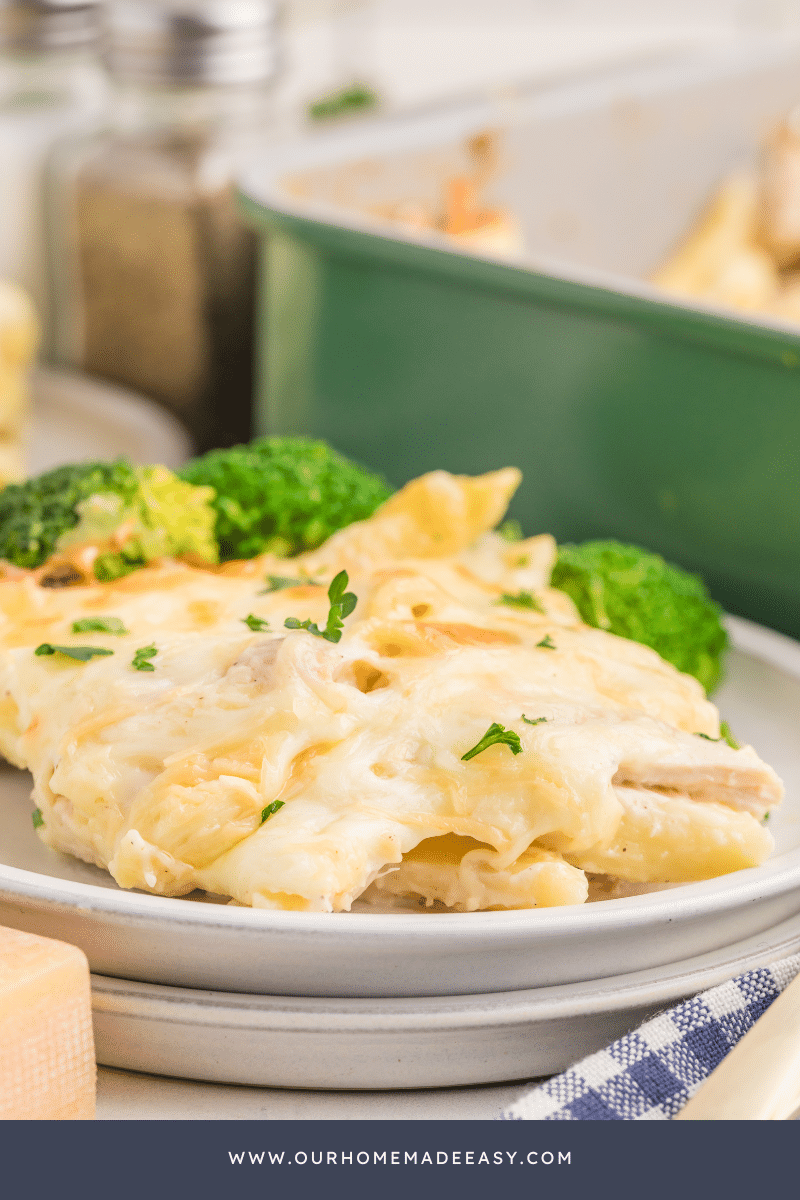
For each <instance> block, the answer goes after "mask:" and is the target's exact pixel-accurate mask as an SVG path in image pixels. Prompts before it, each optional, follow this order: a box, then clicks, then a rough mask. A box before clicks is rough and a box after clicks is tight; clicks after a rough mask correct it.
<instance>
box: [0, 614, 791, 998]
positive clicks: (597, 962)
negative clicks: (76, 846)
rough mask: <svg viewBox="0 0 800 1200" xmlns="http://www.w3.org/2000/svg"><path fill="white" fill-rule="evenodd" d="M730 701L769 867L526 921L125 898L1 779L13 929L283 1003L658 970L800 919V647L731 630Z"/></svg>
mask: <svg viewBox="0 0 800 1200" xmlns="http://www.w3.org/2000/svg"><path fill="white" fill-rule="evenodd" d="M731 630H732V633H733V637H734V642H735V647H736V648H735V650H734V652H733V653H732V654H731V656H730V662H729V670H728V678H727V681H726V683H725V685H724V686H723V687H722V688H721V689H720V692H719V694H718V696H717V697H716V699H717V701H718V703H719V706H720V708H721V711H722V713H723V715H724V716H725V717H726V718H727V719H728V720H729V721H730V723H731V725H732V727H733V729H734V731H735V732H736V734H737V736H738V737H739V738H740V739H741V740H747V741H751V742H752V743H753V744H754V745H755V747H756V749H757V750H758V751H759V752H760V753H761V754H762V755H763V757H764V758H765V759H766V760H767V761H768V762H770V763H772V764H773V765H774V766H775V768H776V769H777V771H778V773H779V774H780V775H781V776H782V777H783V779H784V780H785V782H786V785H787V796H786V800H785V802H784V805H783V808H782V809H781V810H779V811H778V812H776V813H775V814H774V815H773V817H772V818H771V822H770V827H771V828H773V829H774V833H775V837H776V842H777V850H776V853H775V855H774V856H773V857H772V858H771V859H770V860H769V861H768V862H767V863H765V864H764V865H763V866H762V867H758V868H755V869H751V870H747V871H739V872H737V873H736V874H733V875H726V876H722V877H721V878H719V879H713V880H708V881H705V882H703V883H694V884H688V885H684V886H681V887H675V888H672V889H669V890H665V891H659V892H654V893H651V894H649V895H645V896H637V897H629V898H627V899H620V900H608V901H603V902H601V903H597V904H591V905H586V906H574V907H566V908H547V909H538V910H524V911H516V912H485V913H441V912H439V913H435V912H434V913H430V912H425V911H423V910H420V911H419V912H412V913H390V914H382V913H375V912H365V911H360V912H354V913H333V914H328V913H299V912H273V911H265V910H258V909H248V908H240V907H233V906H231V907H229V906H226V905H225V904H220V903H212V902H209V900H208V898H206V897H204V896H202V895H201V898H200V899H199V900H198V901H197V902H192V901H191V900H188V899H171V898H165V897H160V896H151V895H147V894H144V893H141V892H135V891H122V890H120V889H119V888H118V887H117V886H116V884H115V883H114V882H113V881H112V879H111V878H110V876H108V875H107V874H106V873H105V872H103V871H101V870H99V869H97V868H95V867H91V866H87V865H86V864H84V863H81V862H78V861H77V860H75V859H71V858H69V857H67V856H65V855H62V854H58V853H56V852H54V851H51V850H48V849H47V848H46V847H45V846H43V845H42V843H41V842H40V841H39V839H38V838H36V837H35V836H34V834H33V830H32V828H31V806H30V803H29V801H28V800H27V792H28V788H29V777H28V776H27V774H25V773H23V772H15V771H12V770H10V769H9V770H8V771H7V772H6V773H5V774H3V775H2V776H0V828H1V829H2V830H3V834H2V849H0V924H5V925H11V926H15V927H17V928H19V929H26V930H28V931H30V932H32V933H39V934H43V935H49V936H51V937H58V938H62V939H63V940H64V941H68V942H72V943H74V944H76V945H78V946H81V947H82V948H83V949H84V950H85V951H86V954H87V955H88V958H89V962H90V964H91V967H92V970H93V971H95V972H96V973H98V974H101V975H109V976H117V977H120V978H123V979H135V980H142V981H146V982H150V983H161V984H169V985H175V986H178V987H190V988H210V989H217V990H221V991H234V992H252V993H261V994H270V995H284V996H287V995H288V996H328V997H330V996H339V997H381V996H385V997H391V996H395V997H396V996H437V995H438V996H456V995H470V994H476V993H482V992H498V991H510V990H513V989H521V988H531V987H546V986H551V985H558V984H566V983H575V982H580V981H583V980H594V979H599V978H602V977H604V976H612V975H618V974H620V973H622V972H627V971H632V970H645V969H647V968H650V967H658V966H662V965H664V964H667V963H674V962H677V961H680V960H683V959H686V958H688V957H690V956H694V955H698V954H703V953H706V952H707V951H710V950H715V949H718V948H720V947H723V946H729V945H732V944H733V943H734V942H736V941H739V940H741V939H742V938H744V937H748V936H750V935H752V934H757V933H761V932H762V931H764V930H766V929H769V928H770V927H771V926H773V925H776V924H778V923H779V922H780V921H783V920H785V919H786V918H788V917H790V916H792V915H794V914H795V913H798V912H800V744H798V713H800V645H798V644H797V643H796V642H793V641H791V640H790V639H788V638H785V637H782V636H781V635H780V634H777V633H773V632H771V631H769V630H766V629H762V628H759V627H758V626H755V625H752V624H750V623H748V622H745V621H740V620H732V621H731Z"/></svg>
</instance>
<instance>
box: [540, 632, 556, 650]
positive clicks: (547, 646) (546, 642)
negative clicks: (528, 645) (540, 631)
mask: <svg viewBox="0 0 800 1200" xmlns="http://www.w3.org/2000/svg"><path fill="white" fill-rule="evenodd" d="M536 649H537V650H539V649H542V650H556V649H557V646H556V644H555V642H554V641H553V639H552V638H551V637H550V634H549V633H546V634H545V635H544V637H543V638H542V640H541V641H540V642H537V643H536Z"/></svg>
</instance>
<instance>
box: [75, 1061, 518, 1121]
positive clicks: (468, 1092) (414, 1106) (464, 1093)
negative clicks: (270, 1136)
mask: <svg viewBox="0 0 800 1200" xmlns="http://www.w3.org/2000/svg"><path fill="white" fill-rule="evenodd" d="M530 1086H532V1085H531V1084H530V1083H524V1082H523V1083H509V1084H501V1085H499V1086H494V1085H488V1086H484V1087H470V1088H432V1089H429V1090H420V1091H409V1092H305V1091H287V1090H283V1089H279V1088H253V1087H232V1086H231V1087H228V1086H224V1085H222V1084H218V1083H197V1082H192V1081H191V1080H185V1079H164V1078H161V1077H159V1076H156V1075H140V1074H137V1073H136V1072H133V1071H120V1070H117V1069H116V1068H115V1067H100V1068H99V1071H98V1077H97V1119H98V1120H99V1121H248V1120H249V1121H263V1120H277V1121H314V1120H323V1121H325V1120H329V1121H431V1120H438V1121H470V1120H487V1121H492V1120H495V1119H496V1118H497V1117H498V1116H499V1114H500V1111H501V1109H503V1108H505V1107H506V1105H508V1104H511V1103H512V1102H513V1101H514V1100H516V1098H517V1097H518V1096H519V1095H520V1093H521V1092H523V1091H524V1090H525V1089H526V1088H528V1087H530Z"/></svg>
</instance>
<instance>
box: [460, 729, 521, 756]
mask: <svg viewBox="0 0 800 1200" xmlns="http://www.w3.org/2000/svg"><path fill="white" fill-rule="evenodd" d="M499 745H503V746H508V747H509V749H510V750H511V753H512V754H521V753H522V743H521V742H520V740H519V734H518V733H514V730H513V729H504V728H503V726H502V725H498V724H497V722H494V723H493V724H491V725H490V726H489V728H488V729H487V730H486V733H485V734H484V735H483V737H482V738H481V740H480V741H479V742H478V744H477V746H473V747H472V749H471V750H468V751H467V753H466V754H462V755H461V761H462V762H469V760H470V759H471V758H474V757H475V755H476V754H482V753H483V751H484V750H488V749H489V747H490V746H499Z"/></svg>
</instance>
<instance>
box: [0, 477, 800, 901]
mask: <svg viewBox="0 0 800 1200" xmlns="http://www.w3.org/2000/svg"><path fill="white" fill-rule="evenodd" d="M518 481H519V476H518V473H517V472H515V471H513V470H506V471H499V472H495V473H494V474H491V475H487V476H482V477H479V478H477V479H469V478H459V477H453V476H450V475H447V474H446V473H444V472H435V473H433V474H432V475H429V476H425V477H423V478H422V479H420V480H416V481H414V482H413V483H411V484H409V485H408V486H407V487H406V488H404V489H403V490H402V491H401V492H400V493H398V494H397V495H396V496H394V497H392V499H391V500H389V501H388V502H387V503H386V504H385V505H384V506H383V507H382V508H381V509H380V510H379V511H378V512H377V513H376V514H375V516H374V517H373V518H371V519H370V520H369V521H365V522H361V523H359V524H357V525H353V526H351V527H349V528H348V529H345V530H342V531H341V532H339V533H337V534H336V535H334V537H332V538H331V539H330V540H329V541H328V542H327V543H326V544H325V545H324V546H322V547H321V548H320V549H319V550H317V551H314V552H312V553H310V554H307V555H304V556H301V557H300V558H298V559H295V560H293V561H291V562H287V561H286V560H277V559H273V558H268V557H262V558H260V559H255V560H252V561H249V562H242V563H230V564H227V565H226V566H225V567H223V568H221V569H219V570H217V571H205V570H197V569H193V568H192V567H190V566H187V565H183V564H180V563H176V562H171V561H170V562H164V563H162V564H160V565H155V566H152V567H150V568H147V569H145V570H142V571H138V572H136V573H135V574H133V575H130V576H128V577H127V578H125V579H121V580H118V581H116V582H114V583H111V584H94V585H91V586H85V587H84V586H81V587H70V588H63V589H53V588H44V587H41V586H39V585H38V583H37V582H36V581H35V579H34V578H33V577H32V576H30V575H24V574H23V575H21V576H19V577H17V578H14V579H7V580H6V581H5V582H2V583H0V748H2V751H3V753H4V754H5V755H6V756H7V757H8V758H9V759H10V760H11V761H12V762H15V763H17V764H18V765H20V766H25V767H28V768H29V769H30V770H31V771H32V773H33V777H34V800H35V803H36V805H37V806H38V807H39V808H40V809H41V812H42V816H43V822H44V823H43V825H42V826H41V827H40V830H39V833H40V836H42V837H43V839H44V840H45V841H46V842H47V843H48V844H49V845H51V846H53V847H54V848H56V849H59V850H63V851H66V852H68V853H71V854H74V855H77V856H78V857H80V858H82V859H85V860H86V861H89V862H94V863H97V864H99V865H101V866H103V867H107V868H108V870H109V871H110V872H111V874H112V875H113V876H114V878H115V879H116V881H117V882H118V883H119V884H120V886H122V887H126V888H134V887H135V888H142V889H145V890H149V891H152V892H158V893H160V894H165V895H182V894H185V893H187V892H189V891H192V890H193V889H195V888H198V887H199V888H204V889H206V890H208V891H211V892H214V893H218V894H221V895H223V896H228V897H231V898H232V899H233V900H234V901H235V902H236V903H239V904H245V905H254V906H257V907H267V908H287V909H299V910H314V911H335V910H342V909H348V908H349V907H350V905H351V904H352V902H353V900H354V899H356V898H357V897H359V896H360V895H361V894H362V893H363V892H364V891H365V889H367V888H368V887H369V886H370V885H371V884H373V882H375V881H378V884H379V885H380V884H382V886H383V888H384V890H390V891H394V892H395V893H396V892H397V890H398V889H400V890H402V891H403V892H405V893H413V894H414V895H419V896H420V897H422V899H423V900H424V901H433V900H438V901H439V902H442V903H445V904H448V905H449V906H451V907H455V908H462V909H474V908H484V907H498V906H500V907H529V906H535V905H537V904H540V905H550V904H571V903H582V902H583V901H584V900H585V898H586V878H585V874H584V872H585V871H590V872H594V873H603V874H608V875H612V876H616V877H618V878H620V879H626V880H636V881H640V880H652V881H660V882H669V881H675V880H684V879H689V878H705V877H707V876H710V875H714V874H719V873H722V872H724V871H730V870H735V869H738V868H739V867H742V866H751V865H755V864H756V863H758V862H761V861H762V860H763V859H764V857H766V855H767V854H768V853H769V850H770V848H771V839H770V836H769V834H768V833H767V831H766V830H765V829H764V828H763V827H762V826H761V825H760V824H759V820H760V818H761V817H762V816H763V814H764V812H765V811H766V809H767V807H768V806H769V805H771V804H774V803H776V802H777V801H778V800H779V799H780V796H781V785H780V781H779V780H778V778H777V776H776V775H775V773H774V772H773V771H772V770H771V769H770V768H769V767H768V766H766V765H765V764H764V763H762V762H761V760H760V759H759V758H758V756H757V755H756V754H755V752H754V751H753V750H752V749H751V748H750V747H745V748H743V749H741V750H732V749H731V748H730V747H729V746H727V745H726V744H725V743H724V742H716V741H710V740H708V739H709V738H717V737H718V736H719V718H718V714H717V711H716V709H715V708H714V706H713V705H712V704H710V703H709V702H708V701H707V700H706V698H705V695H704V693H703V689H702V688H701V686H700V685H699V684H698V683H697V682H696V681H695V680H694V679H692V678H690V677H689V676H686V675H682V674H680V673H679V672H678V671H676V670H675V669H674V668H673V667H672V666H670V665H669V664H668V663H666V662H664V661H663V660H662V659H660V658H659V656H658V655H657V654H655V652H654V651H652V650H650V649H648V648H646V647H644V646H641V645H639V644H637V643H634V642H631V641H626V640H624V639H621V638H617V637H615V636H614V635H612V634H608V633H605V632H602V631H600V630H596V629H591V628H588V627H587V626H585V625H583V624H582V622H581V621H580V620H579V618H578V617H577V615H576V613H575V610H574V609H573V607H572V605H571V602H570V601H569V600H568V599H567V598H566V597H565V596H564V595H563V594H562V593H560V592H557V591H553V590H551V589H550V588H549V587H548V586H547V583H548V580H549V572H550V568H551V566H552V561H553V557H554V553H555V543H554V542H553V539H552V538H550V537H547V536H543V537H539V538H532V539H529V540H528V541H525V542H518V543H515V544H511V545H510V544H508V543H507V542H504V541H503V540H502V539H501V538H500V537H498V536H497V535H496V534H491V533H487V532H486V531H487V530H488V529H490V528H491V527H493V526H494V525H496V524H497V522H498V521H499V520H500V518H501V517H502V515H503V512H504V511H505V507H506V504H507V502H508V499H509V496H510V494H511V493H512V492H513V490H514V488H515V487H516V486H517V483H518ZM341 569H346V570H347V571H348V573H349V575H350V585H349V586H350V588H351V590H352V591H354V592H355V593H356V595H357V596H358V605H357V608H356V611H355V613H354V614H353V615H352V616H351V617H349V618H348V619H347V622H346V629H345V631H344V634H343V636H342V639H341V641H340V642H339V643H337V644H334V643H331V642H328V641H326V640H324V639H323V638H321V637H317V636H313V635H312V634H311V633H309V632H307V631H305V630H293V631H288V630H287V629H286V628H285V625H284V622H285V620H286V619H287V618H288V617H294V618H297V619H299V620H301V621H305V620H306V619H308V620H311V621H313V622H315V623H316V624H317V625H318V626H319V627H320V628H324V627H325V622H326V618H327V614H328V608H329V601H328V596H327V585H328V583H329V582H330V580H331V578H332V577H333V575H334V574H336V573H337V572H338V571H339V570H341ZM269 574H274V575H280V576H292V577H293V578H297V579H301V580H303V582H302V583H301V584H300V585H299V586H293V587H288V588H285V589H284V590H280V591H265V583H264V581H265V578H266V576H267V575H269ZM520 592H526V593H528V595H529V596H530V597H531V598H532V599H531V601H530V604H531V605H532V606H529V607H518V606H513V605H509V604H508V603H504V602H503V597H504V596H506V597H507V596H509V595H517V594H519V593H520ZM250 614H252V615H255V616H256V617H259V618H261V619H262V620H263V621H266V622H267V623H268V626H267V628H265V629H264V630H263V631H262V632H258V633H254V632H252V631H251V629H250V628H249V626H248V625H247V623H246V621H245V618H246V617H248V616H249V615H250ZM87 616H115V617H118V618H120V619H121V620H122V622H123V624H124V626H125V628H126V629H127V630H128V631H129V632H128V633H126V634H125V635H123V636H118V637H117V636H113V635H109V634H103V633H91V634H81V635H76V634H73V633H72V632H71V627H72V622H73V621H76V620H78V619H80V618H83V617H87ZM41 642H51V643H54V644H57V645H65V644H82V645H87V644H89V645H93V646H102V647H105V648H107V649H109V650H112V651H113V655H111V656H108V657H103V658H93V659H92V660H91V661H89V662H86V663H79V662H76V661H74V660H72V659H69V658H67V657H64V656H62V655H54V656H50V657H38V656H36V655H35V654H34V653H33V650H34V648H35V647H36V646H37V645H38V644H39V643H41ZM151 644H152V645H155V647H156V648H157V654H156V656H155V657H154V658H152V659H151V660H149V661H150V662H151V663H152V665H153V666H154V668H155V669H154V670H153V671H138V670H136V669H134V668H133V666H132V660H133V656H134V652H135V650H136V649H138V648H140V647H142V646H147V645H151ZM551 646H552V647H555V648H551ZM523 714H524V716H525V717H526V718H527V721H526V720H524V719H523ZM542 718H544V719H542ZM494 722H497V723H500V724H501V725H503V726H504V727H505V728H506V729H509V730H512V731H514V732H515V733H517V734H518V735H519V738H520V745H521V753H519V754H516V755H515V754H513V753H512V751H511V749H510V748H509V746H507V745H502V744H500V745H492V746H490V747H489V748H488V749H486V750H485V751H484V752H482V753H480V754H478V755H477V756H475V757H474V758H472V759H471V760H468V761H466V762H465V761H464V760H463V755H464V754H465V753H466V752H467V751H468V750H469V749H470V748H472V747H473V746H475V745H476V744H477V743H478V742H479V741H480V739H481V738H482V737H483V735H484V734H485V733H486V731H487V728H488V727H489V726H490V725H491V724H492V723H494ZM530 722H536V723H530ZM698 733H703V734H706V735H707V737H706V738H700V737H697V736H696V735H697V734H698ZM276 801H279V802H280V803H279V805H278V806H277V808H276V809H275V810H274V811H273V812H272V814H271V815H269V817H268V819H267V820H266V821H264V820H263V819H262V817H263V813H264V809H265V808H267V807H268V806H270V805H273V804H274V803H275V802H276ZM421 844H422V845H423V850H419V849H418V848H419V847H420V845H421ZM431 847H433V849H432V850H431ZM454 847H455V850H454Z"/></svg>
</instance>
